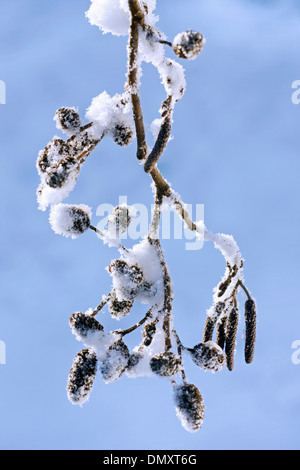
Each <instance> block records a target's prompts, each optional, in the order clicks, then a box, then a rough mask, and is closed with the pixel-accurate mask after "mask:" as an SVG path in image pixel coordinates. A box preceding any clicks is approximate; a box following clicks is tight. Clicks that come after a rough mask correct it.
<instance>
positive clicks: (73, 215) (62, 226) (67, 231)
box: [49, 204, 92, 238]
mask: <svg viewBox="0 0 300 470" xmlns="http://www.w3.org/2000/svg"><path fill="white" fill-rule="evenodd" d="M91 217H92V211H91V209H90V208H89V207H88V206H86V205H85V204H79V205H70V204H57V205H55V206H53V207H51V211H50V216H49V221H50V225H51V227H52V230H53V231H54V232H55V233H57V234H59V235H64V236H65V237H72V238H77V237H78V236H79V235H81V234H82V233H84V232H85V231H86V230H87V229H88V228H89V226H90V222H91Z"/></svg>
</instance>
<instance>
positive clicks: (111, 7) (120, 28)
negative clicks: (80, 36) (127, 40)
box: [86, 0, 158, 36]
mask: <svg viewBox="0 0 300 470" xmlns="http://www.w3.org/2000/svg"><path fill="white" fill-rule="evenodd" d="M91 3H92V4H91V6H90V8H89V10H88V11H87V12H86V17H87V18H88V20H89V21H90V23H91V24H92V25H95V26H98V27H99V28H100V29H101V31H102V32H103V33H104V34H106V33H112V34H114V35H116V36H126V35H127V34H128V33H129V27H130V12H129V6H128V0H91ZM140 5H141V8H142V9H143V11H144V13H145V16H146V22H147V24H149V25H150V26H154V24H155V23H156V22H157V20H158V17H157V16H156V15H155V14H154V13H153V12H154V10H155V8H156V0H141V1H140Z"/></svg>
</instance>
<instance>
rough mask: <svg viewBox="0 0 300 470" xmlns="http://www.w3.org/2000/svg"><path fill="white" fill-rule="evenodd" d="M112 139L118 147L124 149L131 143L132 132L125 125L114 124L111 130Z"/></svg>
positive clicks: (130, 128)
mask: <svg viewBox="0 0 300 470" xmlns="http://www.w3.org/2000/svg"><path fill="white" fill-rule="evenodd" d="M112 137H113V139H114V141H115V142H116V144H118V145H120V147H126V146H127V145H129V144H130V143H131V142H132V139H133V137H134V130H133V128H132V127H131V126H127V125H126V124H122V123H120V124H116V125H115V127H114V128H113V130H112Z"/></svg>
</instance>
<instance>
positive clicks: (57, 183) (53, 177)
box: [45, 156, 80, 189]
mask: <svg viewBox="0 0 300 470" xmlns="http://www.w3.org/2000/svg"><path fill="white" fill-rule="evenodd" d="M79 171H80V165H79V163H78V161H77V160H76V158H74V157H70V156H68V157H65V158H63V159H61V160H59V161H58V162H56V163H54V164H53V165H52V166H51V168H50V169H49V170H48V171H47V177H46V179H45V182H46V184H47V185H48V186H49V187H50V188H53V189H56V188H62V187H63V186H64V185H65V184H67V182H68V180H69V179H70V177H72V178H77V177H78V175H79Z"/></svg>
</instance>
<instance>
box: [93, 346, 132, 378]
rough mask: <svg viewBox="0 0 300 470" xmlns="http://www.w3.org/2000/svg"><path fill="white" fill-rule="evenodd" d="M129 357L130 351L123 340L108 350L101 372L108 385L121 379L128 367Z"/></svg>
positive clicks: (102, 361) (102, 362) (102, 359)
mask: <svg viewBox="0 0 300 470" xmlns="http://www.w3.org/2000/svg"><path fill="white" fill-rule="evenodd" d="M129 356H130V353H129V349H128V347H127V346H126V344H125V343H124V342H123V341H122V340H119V341H117V342H115V343H114V344H112V345H111V346H110V347H109V348H108V350H107V351H106V353H105V354H104V355H103V357H102V358H101V363H100V371H101V373H102V376H103V379H104V381H105V382H106V383H109V382H114V381H115V380H118V379H119V378H120V377H121V375H122V374H123V372H124V371H125V369H126V367H127V364H128V360H129Z"/></svg>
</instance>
